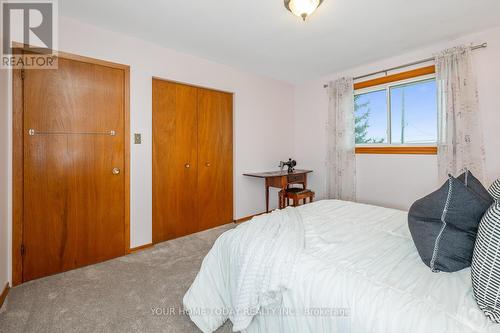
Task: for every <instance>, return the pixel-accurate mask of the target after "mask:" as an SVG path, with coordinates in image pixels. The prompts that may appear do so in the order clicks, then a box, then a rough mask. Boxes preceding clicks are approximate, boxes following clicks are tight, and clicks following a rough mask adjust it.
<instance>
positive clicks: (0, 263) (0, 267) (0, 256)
mask: <svg viewBox="0 0 500 333" xmlns="http://www.w3.org/2000/svg"><path fill="white" fill-rule="evenodd" d="M0 42H1V39H0ZM8 74H9V72H8V71H6V70H2V69H0V156H1V158H0V292H2V291H3V287H5V283H7V281H9V274H8V272H9V269H8V267H9V266H10V265H9V255H8V253H9V252H10V251H9V239H8V234H9V232H8V230H9V223H8V221H9V218H8V212H9V208H8V207H9V195H8V193H9V186H8V184H9V181H8V175H9V159H8V158H7V156H8V155H9V132H10V128H9V121H8V120H9V118H8V115H9V111H8V110H9V107H8V101H9V98H8V96H9V89H8V80H9V78H8Z"/></svg>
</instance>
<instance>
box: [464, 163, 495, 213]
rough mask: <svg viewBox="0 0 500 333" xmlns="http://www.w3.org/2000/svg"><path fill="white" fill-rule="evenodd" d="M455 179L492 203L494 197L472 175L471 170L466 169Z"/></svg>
mask: <svg viewBox="0 0 500 333" xmlns="http://www.w3.org/2000/svg"><path fill="white" fill-rule="evenodd" d="M457 179H458V180H460V181H461V182H462V183H464V185H465V186H467V187H468V188H469V189H471V190H472V191H474V193H476V194H477V195H479V196H480V197H481V198H483V199H484V200H486V201H487V202H490V203H491V204H493V202H494V198H493V197H492V194H490V193H489V192H488V190H487V189H486V188H485V187H484V186H483V184H481V182H480V181H479V180H478V179H477V178H476V177H474V175H473V174H472V172H470V171H468V170H467V171H465V172H464V173H463V174H461V175H460V176H458V178H457ZM491 204H490V205H491Z"/></svg>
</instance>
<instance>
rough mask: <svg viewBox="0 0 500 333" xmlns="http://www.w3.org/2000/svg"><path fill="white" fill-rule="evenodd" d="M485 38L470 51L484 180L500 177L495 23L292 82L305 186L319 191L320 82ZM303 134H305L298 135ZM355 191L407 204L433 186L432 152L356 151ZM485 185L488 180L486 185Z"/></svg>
mask: <svg viewBox="0 0 500 333" xmlns="http://www.w3.org/2000/svg"><path fill="white" fill-rule="evenodd" d="M483 42H487V43H488V48H486V49H482V50H478V51H475V52H474V63H475V67H476V71H477V79H478V86H479V94H480V103H481V105H480V108H481V112H480V115H481V118H482V122H483V128H484V137H485V143H486V154H487V170H486V171H487V176H488V178H489V182H492V181H493V180H494V179H496V178H498V177H500V154H499V153H498V147H499V145H500V131H499V130H498V126H499V125H500V62H499V59H500V28H497V29H493V30H488V31H485V32H482V33H478V34H474V35H469V36H464V37H461V38H459V39H457V40H452V41H443V42H442V43H439V44H436V45H432V46H429V47H427V48H422V49H420V50H417V51H414V52H410V53H407V54H403V55H400V56H396V57H393V58H390V59H385V60H381V61H377V62H374V63H371V64H367V65H364V66H359V67H357V68H353V69H349V70H346V71H343V72H341V73H333V74H331V75H327V76H325V77H323V78H320V79H318V80H314V81H311V82H307V83H305V84H302V85H297V86H296V87H295V117H294V118H295V119H294V126H295V133H296V134H295V141H294V150H295V157H296V158H297V159H298V160H299V162H301V163H303V164H304V166H307V167H309V168H311V169H314V170H315V172H314V174H313V175H312V176H311V183H310V184H311V185H310V186H311V187H312V188H313V189H314V190H316V192H317V193H318V195H319V197H323V196H324V193H325V192H324V189H325V158H326V135H325V133H326V132H325V123H326V117H327V109H328V98H327V95H326V91H325V89H324V88H323V84H325V83H327V82H328V81H330V80H333V79H335V78H337V77H340V76H343V75H351V76H357V75H362V74H366V73H370V72H373V71H376V70H381V69H384V68H388V67H392V66H397V65H401V64H404V63H408V62H412V61H415V60H420V59H425V58H428V57H430V56H431V55H433V54H434V53H435V52H437V51H440V50H442V49H444V48H447V47H450V46H454V45H456V44H459V43H465V44H469V43H474V44H479V43H483ZM300 133H307V135H300ZM356 165H357V192H358V199H359V201H361V202H365V203H372V204H378V205H382V206H387V207H394V208H399V209H408V208H409V206H410V205H411V204H412V203H413V202H414V201H415V200H416V199H418V198H420V197H422V196H423V195H425V194H426V193H429V192H431V191H433V190H434V189H436V187H437V186H438V185H439V182H438V179H437V178H438V177H437V160H436V157H435V156H408V155H404V156H389V155H358V156H357V158H356ZM488 185H489V184H488Z"/></svg>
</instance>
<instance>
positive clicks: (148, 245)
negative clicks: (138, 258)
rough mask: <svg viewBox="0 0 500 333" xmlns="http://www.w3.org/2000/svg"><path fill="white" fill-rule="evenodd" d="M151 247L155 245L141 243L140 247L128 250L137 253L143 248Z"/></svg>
mask: <svg viewBox="0 0 500 333" xmlns="http://www.w3.org/2000/svg"><path fill="white" fill-rule="evenodd" d="M150 247H153V243H149V244H144V245H141V246H138V247H134V248H131V249H130V250H129V251H128V253H136V252H139V251H143V250H146V249H149V248H150Z"/></svg>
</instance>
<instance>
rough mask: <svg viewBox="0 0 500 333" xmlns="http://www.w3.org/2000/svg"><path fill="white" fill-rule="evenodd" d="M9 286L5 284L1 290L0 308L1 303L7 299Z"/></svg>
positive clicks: (0, 306)
mask: <svg viewBox="0 0 500 333" xmlns="http://www.w3.org/2000/svg"><path fill="white" fill-rule="evenodd" d="M9 290H10V286H9V283H8V282H7V283H6V284H5V287H4V288H3V291H2V294H1V295H0V308H2V305H3V302H4V301H5V299H6V298H7V295H8V294H9Z"/></svg>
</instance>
